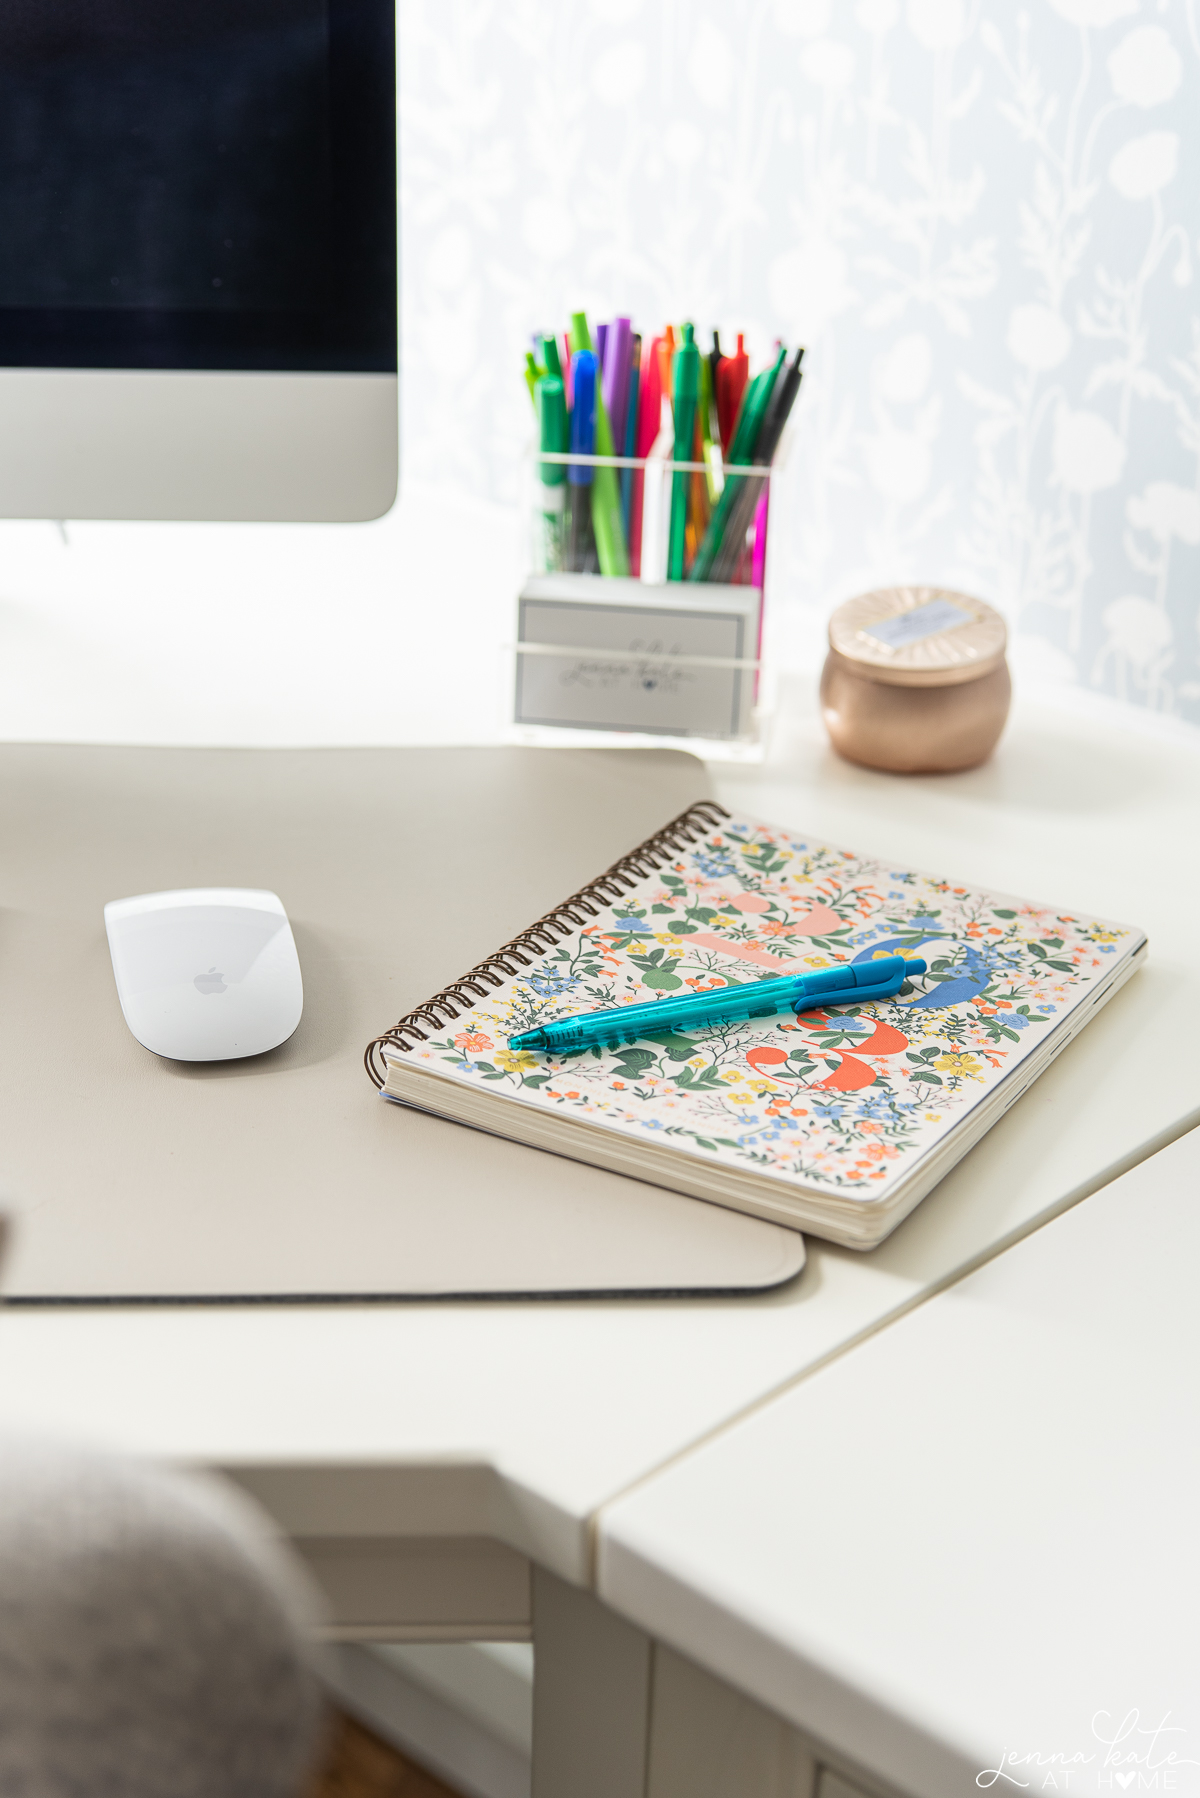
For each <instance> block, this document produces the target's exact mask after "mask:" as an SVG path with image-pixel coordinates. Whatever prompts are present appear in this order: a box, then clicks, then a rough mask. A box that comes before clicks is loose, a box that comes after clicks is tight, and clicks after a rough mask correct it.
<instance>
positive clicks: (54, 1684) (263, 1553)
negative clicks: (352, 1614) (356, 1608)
mask: <svg viewBox="0 0 1200 1798" xmlns="http://www.w3.org/2000/svg"><path fill="white" fill-rule="evenodd" d="M314 1608H315V1607H314V1605H313V1601H312V1598H311V1596H310V1594H309V1592H308V1590H307V1588H306V1586H305V1583H304V1580H303V1577H302V1576H301V1574H300V1573H299V1572H298V1571H297V1569H296V1568H295V1567H294V1566H293V1565H292V1563H291V1562H290V1560H289V1559H288V1558H287V1557H286V1555H285V1553H284V1551H283V1550H282V1549H281V1548H280V1547H279V1546H278V1545H277V1544H276V1543H275V1542H274V1541H273V1539H272V1536H271V1532H270V1529H269V1527H268V1526H267V1525H266V1523H265V1520H264V1519H262V1518H261V1517H260V1516H259V1514H258V1513H257V1512H256V1511H255V1510H254V1509H253V1508H252V1507H251V1506H250V1505H249V1504H247V1503H245V1502H244V1501H242V1500H241V1499H240V1498H239V1497H238V1496H237V1495H235V1494H234V1493H232V1492H230V1491H228V1490H227V1489H226V1488H224V1487H222V1486H220V1485H218V1484H217V1483H216V1482H215V1481H209V1480H205V1479H194V1478H189V1477H185V1476H183V1475H180V1474H175V1473H171V1472H168V1471H166V1470H164V1469H161V1468H158V1467H152V1466H147V1465H145V1464H142V1463H140V1462H137V1461H134V1460H129V1459H122V1458H120V1457H118V1456H114V1455H108V1454H103V1453H101V1452H99V1451H95V1450H89V1449H83V1448H79V1447H75V1446H67V1445H64V1444H61V1443H52V1442H43V1441H37V1440H33V1439H29V1438H7V1437H0V1794H3V1798H299V1794H300V1793H301V1792H302V1791H303V1789H304V1787H305V1785H306V1784H307V1781H308V1777H309V1775H310V1772H311V1770H312V1767H313V1761H314V1756H315V1754H316V1752H317V1750H318V1745H319V1740H320V1736H321V1731H322V1722H323V1717H322V1713H323V1701H322V1697H321V1688H320V1682H319V1680H318V1678H317V1674H316V1670H315V1667H314V1664H313V1660H312V1651H311V1648H310V1643H311V1641H312V1631H313V1623H314Z"/></svg>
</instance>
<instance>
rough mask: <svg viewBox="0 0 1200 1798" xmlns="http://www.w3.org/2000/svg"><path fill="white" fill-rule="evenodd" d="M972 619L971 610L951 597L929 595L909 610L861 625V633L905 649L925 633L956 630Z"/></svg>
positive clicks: (970, 622)
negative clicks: (951, 599)
mask: <svg viewBox="0 0 1200 1798" xmlns="http://www.w3.org/2000/svg"><path fill="white" fill-rule="evenodd" d="M974 622H975V618H974V615H973V614H972V613H970V612H964V611H963V609H962V607H961V606H956V605H954V604H953V603H952V602H951V601H950V600H948V599H931V600H930V601H929V602H928V603H927V604H926V605H923V606H917V607H915V608H914V610H913V611H911V612H897V613H896V614H895V616H894V617H892V618H880V619H877V620H876V621H875V622H874V623H872V624H864V625H863V626H862V627H861V628H862V631H863V634H864V636H867V637H874V638H875V641H876V642H877V643H886V644H887V646H888V648H889V649H904V648H905V647H906V646H907V645H908V644H909V643H919V642H920V641H921V640H922V638H924V637H933V636H936V635H937V634H938V632H940V631H955V630H958V629H959V628H960V627H961V626H962V625H964V624H973V623H974Z"/></svg>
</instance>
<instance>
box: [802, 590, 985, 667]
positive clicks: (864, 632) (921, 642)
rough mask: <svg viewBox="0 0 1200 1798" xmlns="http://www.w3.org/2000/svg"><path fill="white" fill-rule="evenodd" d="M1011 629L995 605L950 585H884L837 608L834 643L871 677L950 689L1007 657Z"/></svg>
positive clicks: (831, 629) (844, 656) (837, 650)
mask: <svg viewBox="0 0 1200 1798" xmlns="http://www.w3.org/2000/svg"><path fill="white" fill-rule="evenodd" d="M1006 636H1007V633H1006V631H1005V626H1004V619H1003V618H1002V617H1001V615H1000V613H999V612H997V611H996V610H995V608H994V607H993V606H989V605H986V604H985V603H984V601H983V600H981V599H973V598H971V596H970V595H969V594H966V593H955V592H952V591H950V590H949V589H948V588H945V587H924V586H921V587H917V586H912V587H880V588H876V590H875V591H874V592H873V593H860V594H859V595H858V597H857V598H856V599H847V600H844V601H843V602H842V604H841V605H840V606H838V607H837V609H836V610H835V612H834V614H833V616H832V617H831V618H830V620H829V647H830V649H832V650H833V651H834V653H835V654H836V655H839V656H841V657H842V659H843V660H844V661H846V662H848V663H849V664H850V665H851V667H853V668H854V669H856V670H857V671H858V672H859V673H861V674H863V675H865V676H866V678H867V679H868V680H877V681H883V682H884V683H885V685H890V686H897V687H950V686H955V685H957V684H958V683H959V682H960V681H970V680H977V679H978V678H979V677H980V676H982V675H984V674H989V673H990V672H991V671H992V669H994V668H998V667H1000V665H1001V664H1002V663H1003V661H1004V646H1005V641H1006Z"/></svg>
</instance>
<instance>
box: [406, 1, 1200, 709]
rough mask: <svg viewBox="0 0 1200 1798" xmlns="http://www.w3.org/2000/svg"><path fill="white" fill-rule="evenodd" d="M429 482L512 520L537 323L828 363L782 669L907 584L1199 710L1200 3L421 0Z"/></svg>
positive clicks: (1039, 668)
mask: <svg viewBox="0 0 1200 1798" xmlns="http://www.w3.org/2000/svg"><path fill="white" fill-rule="evenodd" d="M399 18H400V52H401V90H402V92H401V182H402V246H403V269H402V287H403V302H402V305H403V324H402V339H403V362H404V444H403V463H402V465H403V468H404V472H405V474H406V475H411V476H416V477H418V478H420V479H433V480H437V481H439V482H444V483H446V484H448V485H451V486H459V487H467V488H470V489H471V490H472V491H474V492H476V493H481V494H487V495H490V496H491V497H492V498H495V499H500V500H507V501H511V502H512V503H516V498H517V494H518V492H519V490H520V465H521V458H522V455H523V454H524V453H525V451H526V449H527V447H528V442H529V437H530V429H531V421H530V414H529V410H528V400H527V397H526V394H525V390H524V386H523V384H522V381H521V377H520V368H521V361H522V352H523V350H524V348H525V343H526V338H527V334H528V332H529V331H530V330H531V329H534V328H539V327H544V326H559V327H561V326H562V325H563V324H564V323H565V321H566V319H567V315H568V314H569V312H570V311H571V310H572V309H573V308H574V307H576V306H579V305H583V306H586V307H587V308H588V309H589V311H590V312H591V313H592V315H593V316H594V317H596V318H603V317H606V316H611V315H612V314H613V313H615V312H618V311H622V312H629V313H631V314H632V315H633V316H634V318H635V321H637V322H638V323H639V324H640V326H641V327H642V328H644V329H658V328H660V327H661V324H662V322H663V321H664V320H665V319H666V318H673V319H676V320H678V319H681V318H685V317H688V318H693V319H694V320H695V321H696V323H697V327H698V329H699V330H700V332H701V333H702V335H704V336H705V337H706V336H707V332H708V330H709V329H710V328H711V326H712V325H714V324H716V325H719V326H720V327H721V329H722V332H723V333H724V332H726V331H733V330H736V329H739V328H741V329H744V330H746V331H747V333H748V335H749V343H750V346H751V348H752V350H753V351H756V352H757V355H758V356H759V357H761V356H762V355H763V354H765V352H766V351H767V349H768V348H769V346H770V343H771V341H772V340H773V339H774V338H775V337H776V336H783V337H784V338H785V339H786V340H787V341H788V342H789V343H794V342H796V341H802V342H804V343H805V344H806V345H807V346H808V353H807V357H806V363H805V367H806V371H807V373H806V380H805V386H804V389H803V390H802V393H801V399H800V403H799V405H798V407H797V411H796V414H795V425H794V432H793V436H792V441H791V444H790V448H789V453H788V458H787V462H786V465H785V467H784V470H783V472H782V474H781V475H780V477H779V480H778V482H777V484H776V490H775V500H774V503H773V507H772V544H771V562H770V569H769V583H770V605H771V610H772V614H773V619H774V629H775V642H776V646H777V652H778V654H779V655H780V656H781V658H782V659H783V661H784V662H785V663H786V662H787V660H788V658H789V657H790V656H798V655H800V654H801V652H802V651H804V650H805V649H806V648H807V649H808V650H811V647H812V645H813V643H814V642H815V640H816V637H817V635H818V633H819V630H820V628H821V626H822V624H823V621H824V618H825V616H826V615H827V613H828V611H829V609H830V607H831V606H832V605H833V604H834V603H836V602H837V601H838V600H840V599H842V598H845V597H846V596H847V595H849V594H851V593H854V592H858V591H861V590H863V589H864V588H867V587H870V586H873V585H878V584H880V583H883V582H888V581H892V580H896V579H917V578H919V579H924V580H930V581H937V582H942V583H945V584H948V585H952V586H960V587H963V588H966V589H967V590H969V591H972V592H975V593H978V594H981V595H982V596H984V597H985V598H988V599H991V600H992V601H994V602H995V603H997V604H998V605H1000V606H1001V607H1002V608H1003V610H1004V611H1005V613H1006V615H1007V616H1008V618H1009V620H1010V625H1011V628H1012V630H1013V632H1014V636H1015V648H1016V651H1017V657H1018V662H1019V665H1020V666H1022V667H1023V668H1025V669H1029V670H1033V671H1034V672H1036V673H1038V674H1039V675H1041V676H1043V677H1046V678H1049V679H1052V680H1062V681H1072V682H1076V683H1079V684H1080V685H1081V686H1083V687H1087V688H1092V689H1094V690H1097V691H1102V692H1106V693H1109V694H1113V695H1115V696H1117V697H1118V698H1121V699H1125V700H1127V701H1130V702H1133V703H1135V704H1139V705H1143V706H1147V707H1150V708H1152V709H1155V710H1158V711H1161V712H1166V713H1174V714H1177V715H1179V716H1181V717H1185V718H1190V719H1192V720H1193V721H1200V637H1198V625H1200V580H1198V574H1200V318H1198V315H1197V307H1196V291H1197V290H1196V272H1197V271H1196V258H1197V255H1198V254H1200V240H1198V234H1200V155H1198V150H1200V0H1140V3H1139V0H1028V4H1026V5H1024V6H1020V5H1014V4H1007V3H1005V0H724V3H723V4H720V5H718V4H716V0H401V4H400V12H399Z"/></svg>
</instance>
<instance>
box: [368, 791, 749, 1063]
mask: <svg viewBox="0 0 1200 1798" xmlns="http://www.w3.org/2000/svg"><path fill="white" fill-rule="evenodd" d="M729 815H730V814H729V813H728V812H727V811H726V809H725V807H724V806H723V805H718V804H717V802H716V800H715V799H700V800H697V801H696V803H695V805H689V806H688V808H687V810H686V811H685V812H680V814H679V816H678V817H677V818H672V820H671V822H670V823H669V824H666V825H664V826H663V828H662V830H658V831H655V833H654V835H653V836H652V837H647V838H646V841H645V842H644V843H639V844H638V846H637V848H636V849H631V850H630V852H629V854H628V855H623V856H622V857H621V859H620V861H616V862H614V863H613V865H612V867H611V868H606V869H605V871H604V873H603V874H600V875H598V876H597V877H596V879H595V880H589V881H588V883H587V885H586V886H582V887H580V889H579V891H578V892H577V893H572V894H571V896H570V898H569V899H564V900H563V902H562V904H561V905H556V906H555V907H554V908H553V910H552V911H548V912H547V913H546V914H545V916H544V917H541V918H539V919H538V920H537V922H536V923H535V924H531V925H530V926H529V928H528V929H527V930H523V931H522V932H521V934H520V936H515V937H514V938H513V939H512V941H511V943H505V944H503V946H502V947H501V948H499V949H497V950H496V952H495V954H494V955H489V956H488V957H487V959H486V960H485V961H481V962H477V963H476V965H475V966H474V967H473V968H470V969H468V971H467V972H466V973H465V974H463V975H461V976H460V977H459V979H457V980H454V981H452V982H451V983H450V985H449V986H447V987H443V988H442V990H441V992H440V993H435V994H434V996H433V998H432V999H427V1000H426V1001H425V1003H424V1005H418V1006H417V1008H416V1010H415V1011H410V1012H407V1013H406V1014H405V1015H404V1017H402V1018H400V1019H399V1020H398V1021H397V1022H396V1023H395V1024H393V1025H392V1027H391V1029H390V1030H385V1031H384V1033H383V1035H382V1036H377V1037H376V1038H375V1039H374V1041H373V1042H371V1043H368V1045H367V1051H366V1054H365V1055H364V1057H363V1065H364V1066H365V1067H366V1070H367V1073H368V1075H369V1076H370V1078H371V1080H372V1081H373V1082H374V1084H375V1085H376V1086H382V1085H383V1083H384V1080H385V1079H386V1078H387V1069H386V1067H385V1066H384V1061H383V1052H384V1049H385V1048H386V1047H387V1046H388V1045H389V1044H390V1045H391V1046H392V1047H393V1048H397V1049H411V1048H412V1046H413V1042H414V1041H415V1042H421V1043H423V1042H425V1041H426V1040H427V1038H426V1032H425V1030H424V1029H422V1025H425V1026H426V1027H427V1028H429V1029H431V1030H443V1029H445V1027H446V1025H447V1024H448V1023H450V1022H452V1021H453V1020H454V1019H455V1018H457V1017H458V1015H459V1012H460V1011H469V1010H470V1008H471V1006H472V1005H473V1004H474V1003H475V1001H476V999H485V998H486V997H487V990H488V987H489V986H492V987H497V986H499V985H500V983H501V980H502V979H503V978H504V977H505V976H507V975H512V974H516V973H517V972H518V971H519V970H518V968H517V967H516V966H514V963H519V964H520V966H521V967H523V968H527V967H528V966H529V965H530V962H531V960H532V959H533V957H534V956H536V955H544V954H545V952H546V950H547V949H552V948H553V947H554V945H555V943H556V942H557V941H558V940H559V938H560V937H564V936H569V935H570V933H571V931H572V930H577V929H578V928H579V926H580V925H581V924H582V923H583V922H584V921H585V919H586V918H595V917H598V916H599V913H600V906H601V905H606V904H608V903H609V902H610V901H611V900H613V899H620V898H621V897H622V896H623V894H625V893H626V892H629V891H630V890H631V889H632V888H633V887H634V886H635V884H636V883H637V881H639V880H644V879H645V878H646V876H647V875H648V874H650V873H652V872H653V871H655V870H656V869H658V868H660V867H661V866H662V864H663V862H664V861H667V860H669V859H670V856H671V855H672V854H673V853H678V851H679V850H680V849H683V848H684V847H685V846H686V845H687V844H689V843H695V842H697V841H698V840H699V839H700V838H701V837H702V836H704V834H705V833H706V831H709V830H713V829H715V827H716V826H717V825H718V824H719V823H720V822H721V820H722V818H728V817H729ZM526 951H529V952H530V953H528V954H527V953H526ZM497 970H499V972H497ZM410 1038H411V1039H412V1041H410V1040H409V1039H410Z"/></svg>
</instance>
